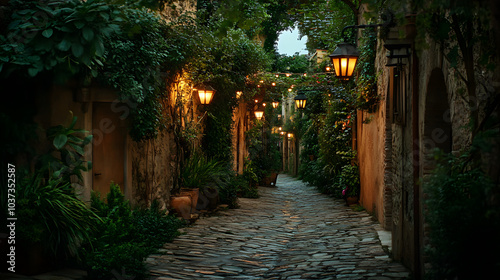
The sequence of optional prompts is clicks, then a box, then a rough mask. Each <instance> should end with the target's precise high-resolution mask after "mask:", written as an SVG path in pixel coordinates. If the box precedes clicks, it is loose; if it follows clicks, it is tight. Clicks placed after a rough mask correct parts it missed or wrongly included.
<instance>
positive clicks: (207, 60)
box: [189, 30, 269, 164]
mask: <svg viewBox="0 0 500 280" xmlns="http://www.w3.org/2000/svg"><path fill="white" fill-rule="evenodd" d="M200 31H201V32H202V33H201V34H199V35H198V36H199V37H201V38H200V41H201V43H200V44H199V45H198V46H197V47H198V49H197V50H196V52H195V53H196V56H194V57H193V60H192V61H191V62H190V64H189V67H190V70H191V71H190V75H191V79H192V80H193V81H195V83H206V84H210V85H211V86H213V87H214V88H215V89H216V90H217V92H216V93H215V95H214V98H213V100H212V103H211V104H210V105H209V106H208V107H207V112H208V115H209V118H208V119H207V121H206V134H205V136H204V137H203V142H202V145H203V148H204V151H205V152H206V154H207V156H208V157H210V158H215V159H217V160H220V161H223V162H227V163H228V164H230V162H231V158H232V149H231V147H232V139H231V129H232V124H233V120H232V117H233V109H234V108H235V106H236V105H237V100H236V96H235V92H236V91H237V90H240V89H241V88H243V87H244V86H245V82H246V77H247V76H248V75H253V74H255V73H257V72H259V71H262V70H264V69H265V68H266V67H267V66H268V65H269V57H268V55H267V54H266V53H265V52H264V50H263V49H262V48H261V47H260V46H259V45H257V44H256V43H255V42H253V41H251V40H250V39H248V37H246V36H245V34H244V33H243V32H242V31H240V30H233V31H230V32H228V35H227V37H224V38H222V39H220V38H218V37H217V36H215V35H214V33H213V32H211V31H209V30H200Z"/></svg>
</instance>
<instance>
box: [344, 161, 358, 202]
mask: <svg viewBox="0 0 500 280" xmlns="http://www.w3.org/2000/svg"><path fill="white" fill-rule="evenodd" d="M339 186H340V187H341V188H343V190H342V196H344V197H349V196H359V191H360V181H359V168H358V166H357V165H344V166H342V169H341V172H340V176H339Z"/></svg>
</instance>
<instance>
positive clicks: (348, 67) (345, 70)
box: [329, 14, 392, 80]
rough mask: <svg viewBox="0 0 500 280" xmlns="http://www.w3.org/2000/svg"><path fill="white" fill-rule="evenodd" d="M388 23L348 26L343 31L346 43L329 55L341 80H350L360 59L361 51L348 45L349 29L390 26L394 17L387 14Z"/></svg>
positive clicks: (339, 45) (338, 46)
mask: <svg viewBox="0 0 500 280" xmlns="http://www.w3.org/2000/svg"><path fill="white" fill-rule="evenodd" d="M385 17H386V21H385V22H384V23H380V24H361V25H348V26H346V27H344V28H343V29H342V34H341V35H342V37H343V38H344V42H343V43H340V44H338V45H337V48H336V49H335V50H334V51H333V53H332V54H330V55H329V57H330V59H331V61H332V65H333V68H334V70H335V74H336V75H337V77H338V78H339V79H341V80H349V78H351V77H352V74H353V73H354V67H356V63H357V62H358V58H359V51H358V49H357V48H356V46H355V45H353V44H351V43H348V38H347V36H346V33H345V32H346V31H347V29H361V28H367V27H371V28H376V27H379V26H389V25H390V24H391V23H392V15H390V14H386V15H385Z"/></svg>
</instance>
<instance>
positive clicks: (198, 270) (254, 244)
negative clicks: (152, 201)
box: [147, 174, 409, 280]
mask: <svg viewBox="0 0 500 280" xmlns="http://www.w3.org/2000/svg"><path fill="white" fill-rule="evenodd" d="M259 193H260V195H261V197H260V198H259V199H240V201H239V203H240V206H241V207H240V208H239V209H233V210H227V211H221V212H218V213H217V215H214V216H211V217H205V218H201V219H199V220H197V221H196V223H195V224H194V225H192V226H190V227H187V228H185V229H183V231H184V232H185V234H184V235H181V236H180V237H178V238H176V239H175V240H174V241H173V242H172V243H167V244H166V245H165V246H164V248H163V249H161V254H158V255H152V256H150V257H149V258H148V260H147V262H148V265H149V268H150V273H151V279H152V280H167V279H373V280H382V279H409V272H408V270H407V269H406V268H405V267H404V266H402V265H401V264H399V263H396V262H393V261H392V260H391V259H390V258H389V256H388V255H387V253H386V252H385V251H384V250H383V247H382V244H381V242H380V240H379V237H378V234H377V228H379V227H380V226H379V225H378V223H377V222H374V221H373V220H372V217H371V216H370V215H369V214H367V213H366V212H365V211H360V212H358V211H353V210H352V209H351V208H349V207H347V206H345V204H344V202H343V201H342V200H336V199H333V198H331V197H329V196H326V195H323V194H320V193H318V192H317V191H316V190H315V189H314V188H313V187H309V186H307V185H306V184H304V183H303V182H301V181H299V180H296V179H294V178H292V177H290V176H287V175H283V174H280V175H279V177H278V181H277V187H276V188H264V187H262V188H259Z"/></svg>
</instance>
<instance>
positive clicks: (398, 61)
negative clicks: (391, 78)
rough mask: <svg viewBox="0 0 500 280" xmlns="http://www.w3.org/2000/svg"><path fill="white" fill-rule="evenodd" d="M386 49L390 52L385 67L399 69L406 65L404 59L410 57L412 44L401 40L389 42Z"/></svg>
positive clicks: (385, 45)
mask: <svg viewBox="0 0 500 280" xmlns="http://www.w3.org/2000/svg"><path fill="white" fill-rule="evenodd" d="M384 47H385V48H386V49H387V50H388V54H387V58H388V62H387V64H386V65H385V66H389V67H397V66H402V65H404V63H403V59H406V58H408V57H410V55H411V53H410V51H411V44H410V43H409V42H402V41H399V40H387V41H386V43H385V44H384Z"/></svg>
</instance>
